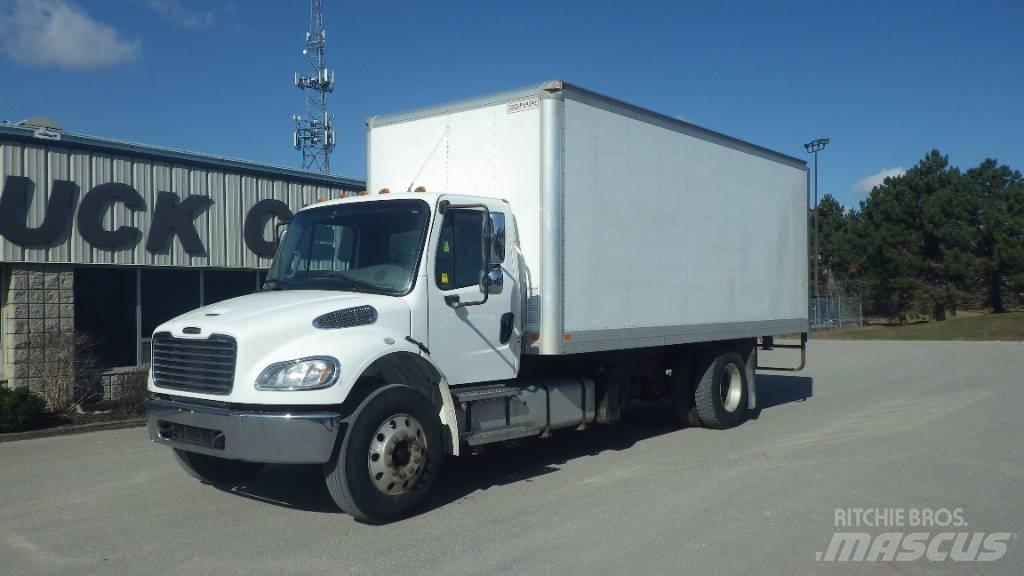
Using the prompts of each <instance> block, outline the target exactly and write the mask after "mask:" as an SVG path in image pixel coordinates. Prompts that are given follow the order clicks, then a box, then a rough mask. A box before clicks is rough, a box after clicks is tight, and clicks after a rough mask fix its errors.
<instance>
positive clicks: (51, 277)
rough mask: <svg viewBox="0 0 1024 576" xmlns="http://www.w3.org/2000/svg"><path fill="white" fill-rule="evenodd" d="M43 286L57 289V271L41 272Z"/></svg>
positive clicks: (58, 276)
mask: <svg viewBox="0 0 1024 576" xmlns="http://www.w3.org/2000/svg"><path fill="white" fill-rule="evenodd" d="M43 288H45V289H46V290H57V289H59V288H60V275H58V274H57V272H44V273H43Z"/></svg>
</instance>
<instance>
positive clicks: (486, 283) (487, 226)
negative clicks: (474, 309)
mask: <svg viewBox="0 0 1024 576" xmlns="http://www.w3.org/2000/svg"><path fill="white" fill-rule="evenodd" d="M483 216H484V217H483V220H482V221H481V223H480V292H482V293H483V294H484V300H483V301H484V302H486V301H487V294H488V293H489V292H490V287H491V244H493V243H494V231H493V230H492V226H491V212H490V210H487V209H486V208H485V209H484V214H483ZM481 303H482V302H481Z"/></svg>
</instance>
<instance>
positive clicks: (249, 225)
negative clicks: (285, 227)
mask: <svg viewBox="0 0 1024 576" xmlns="http://www.w3.org/2000/svg"><path fill="white" fill-rule="evenodd" d="M275 216H276V217H277V218H278V219H279V220H285V221H287V220H291V218H292V211H291V210H290V209H289V208H288V205H287V204H285V203H284V202H282V201H280V200H275V199H273V198H267V199H266V200H260V201H259V202H257V203H256V204H254V205H253V207H252V208H251V209H250V210H249V214H247V215H246V217H245V226H244V230H243V234H244V235H245V245H246V246H248V247H249V250H252V251H253V253H254V254H256V255H257V256H259V257H260V258H273V257H274V252H275V251H276V250H277V243H276V242H273V241H269V240H267V239H265V238H264V236H263V231H264V229H265V228H266V227H267V221H269V220H270V219H271V218H273V217H275Z"/></svg>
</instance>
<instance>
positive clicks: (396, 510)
mask: <svg viewBox="0 0 1024 576" xmlns="http://www.w3.org/2000/svg"><path fill="white" fill-rule="evenodd" d="M443 446H444V443H443V440H442V436H441V421H440V419H439V418H438V415H437V409H436V408H435V407H434V405H433V404H431V402H430V401H429V400H428V399H427V398H426V397H425V396H424V395H423V394H420V393H419V392H417V391H415V390H412V389H411V388H404V387H394V388H390V389H387V390H384V391H383V392H381V393H379V394H377V395H375V396H372V397H371V398H369V399H367V400H366V401H364V403H363V405H362V406H360V407H359V408H358V409H357V411H356V413H355V415H354V416H353V418H352V424H351V426H349V429H348V430H347V431H346V433H345V436H344V438H343V439H342V442H341V445H340V446H339V448H338V450H337V453H336V454H335V456H334V457H333V458H332V459H331V461H330V462H328V463H327V464H325V465H324V478H325V480H326V483H327V488H328V490H329V491H330V493H331V497H332V498H334V501H335V503H336V504H337V505H338V507H339V508H341V509H342V510H344V511H345V512H347V513H349V514H351V515H352V516H353V517H354V518H355V519H356V520H359V521H362V522H369V523H374V524H379V523H384V522H390V521H393V520H397V519H399V518H401V517H403V516H405V515H406V514H408V513H409V512H411V511H412V510H413V509H414V508H415V507H416V506H417V505H418V504H420V503H421V502H422V501H423V499H424V498H425V497H426V495H427V494H428V493H429V492H430V489H431V488H432V487H433V485H434V483H435V481H436V480H437V475H438V473H439V472H440V467H441V463H442V461H443V459H444V450H443Z"/></svg>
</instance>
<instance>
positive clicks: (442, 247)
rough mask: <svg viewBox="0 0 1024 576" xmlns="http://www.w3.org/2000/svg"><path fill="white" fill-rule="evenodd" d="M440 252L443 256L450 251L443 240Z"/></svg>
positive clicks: (446, 242)
mask: <svg viewBox="0 0 1024 576" xmlns="http://www.w3.org/2000/svg"><path fill="white" fill-rule="evenodd" d="M441 252H444V253H445V254H447V253H448V252H450V250H448V241H447V240H445V241H444V244H443V245H442V246H441Z"/></svg>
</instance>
